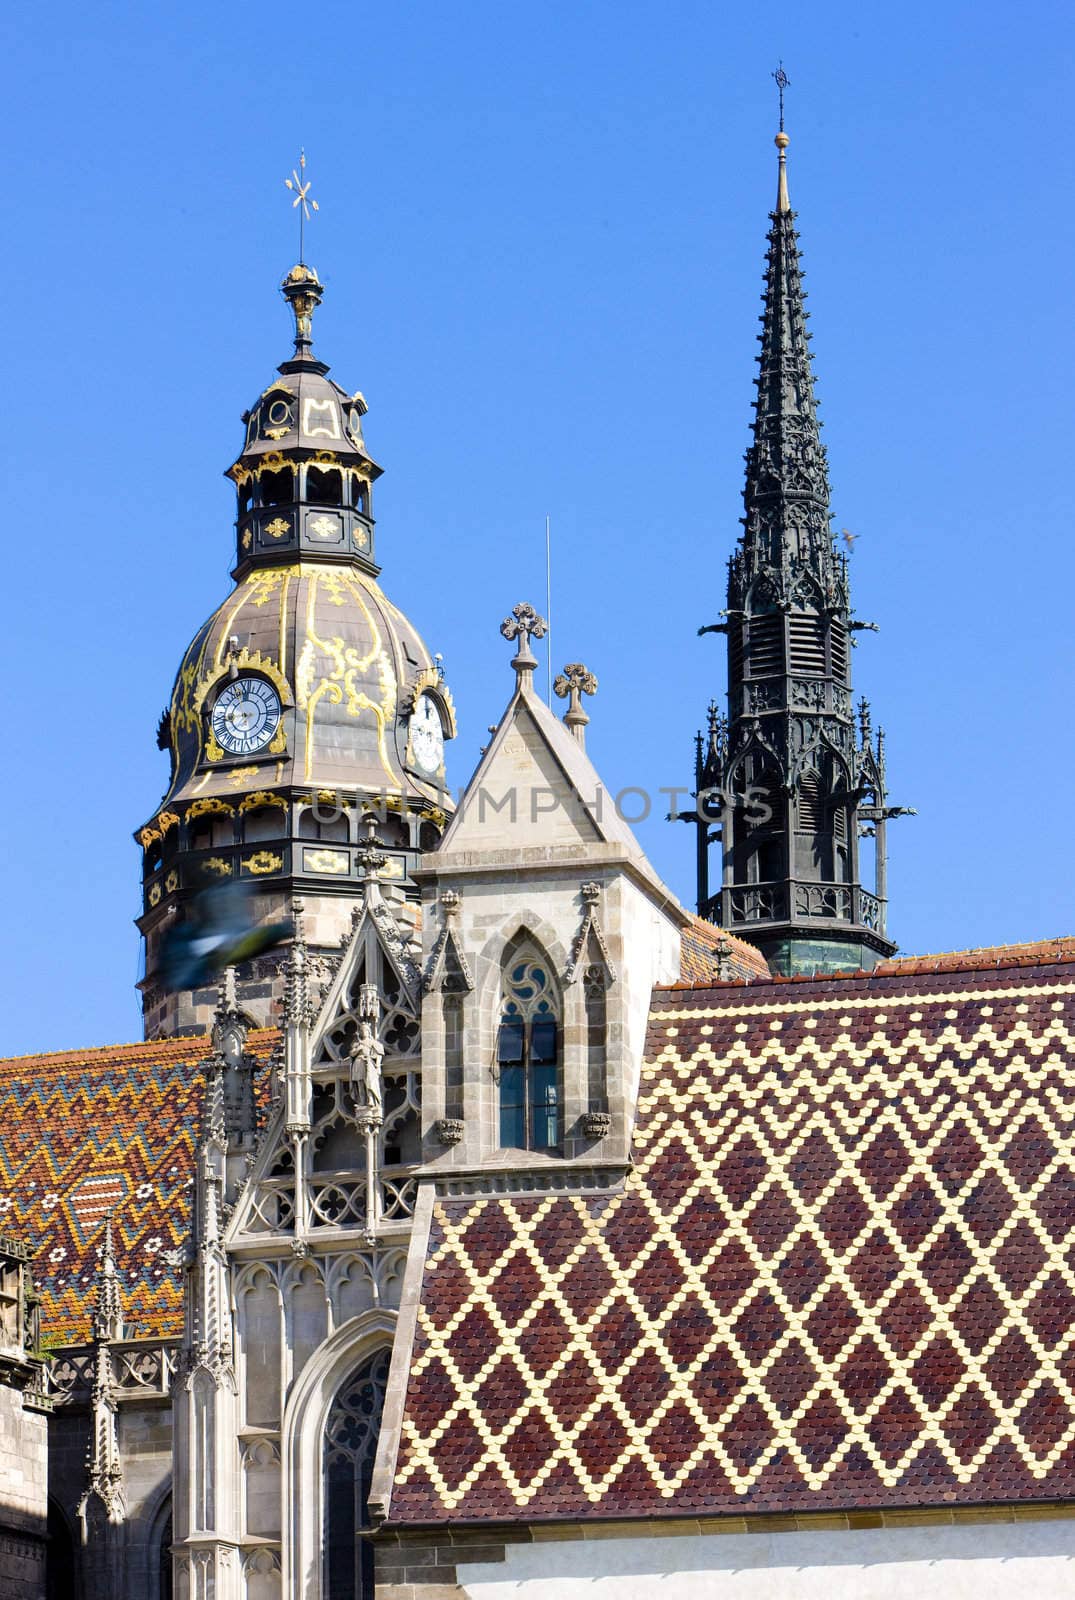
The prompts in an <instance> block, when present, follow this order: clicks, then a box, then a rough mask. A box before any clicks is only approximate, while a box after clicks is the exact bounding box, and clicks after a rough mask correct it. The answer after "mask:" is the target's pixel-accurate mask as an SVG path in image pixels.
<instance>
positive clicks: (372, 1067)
mask: <svg viewBox="0 0 1075 1600" xmlns="http://www.w3.org/2000/svg"><path fill="white" fill-rule="evenodd" d="M383 1057H384V1045H383V1044H382V1043H381V1041H380V1039H378V1037H377V1035H376V1033H375V1032H374V1025H373V1023H372V1022H371V1021H370V1020H369V1018H368V1017H362V1018H361V1019H360V1020H359V1024H358V1037H357V1039H356V1040H355V1043H354V1047H353V1049H352V1051H351V1088H352V1090H353V1092H354V1096H355V1109H356V1111H357V1113H358V1120H359V1121H360V1122H363V1123H368V1124H370V1125H373V1126H379V1125H380V1123H381V1122H382V1121H383V1120H384V1093H383V1089H382V1085H381V1061H382V1059H383Z"/></svg>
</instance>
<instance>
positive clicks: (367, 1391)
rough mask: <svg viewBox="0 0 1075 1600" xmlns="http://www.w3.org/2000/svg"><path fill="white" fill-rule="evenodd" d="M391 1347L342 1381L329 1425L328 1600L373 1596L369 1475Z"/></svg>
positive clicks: (326, 1466)
mask: <svg viewBox="0 0 1075 1600" xmlns="http://www.w3.org/2000/svg"><path fill="white" fill-rule="evenodd" d="M388 1363H389V1351H387V1350H379V1351H378V1352H377V1354H376V1355H374V1356H372V1357H371V1358H370V1360H368V1361H366V1362H364V1363H363V1364H362V1366H360V1367H359V1368H358V1370H357V1371H356V1372H355V1373H353V1374H352V1376H351V1377H350V1378H349V1379H348V1381H347V1382H346V1383H345V1384H344V1385H343V1387H342V1388H341V1390H340V1392H339V1393H338V1395H337V1396H336V1399H335V1400H334V1401H333V1403H332V1409H331V1410H330V1412H329V1414H328V1421H327V1422H326V1424H325V1444H324V1457H323V1471H324V1488H325V1494H324V1505H325V1529H324V1540H323V1549H324V1562H325V1566H324V1595H325V1600H371V1597H372V1595H373V1548H372V1546H371V1545H370V1543H369V1540H368V1539H363V1538H362V1537H361V1531H362V1530H363V1529H366V1528H368V1527H369V1511H368V1508H367V1502H368V1500H369V1492H370V1480H371V1478H372V1475H373V1458H374V1454H375V1452H376V1449H377V1434H378V1430H379V1429H380V1425H381V1410H382V1408H383V1406H384V1392H385V1385H386V1384H387V1382H388Z"/></svg>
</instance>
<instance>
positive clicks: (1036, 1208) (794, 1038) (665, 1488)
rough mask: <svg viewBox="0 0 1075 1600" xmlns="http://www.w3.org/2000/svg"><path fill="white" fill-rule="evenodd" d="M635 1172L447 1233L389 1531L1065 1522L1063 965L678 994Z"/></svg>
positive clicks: (449, 1220) (1067, 1071)
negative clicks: (610, 1521)
mask: <svg viewBox="0 0 1075 1600" xmlns="http://www.w3.org/2000/svg"><path fill="white" fill-rule="evenodd" d="M635 1160H636V1166H635V1169H634V1171H633V1173H632V1175H631V1177H630V1178H629V1180H628V1183H627V1186H626V1189H625V1191H624V1192H623V1193H620V1194H615V1195H611V1196H610V1195H601V1196H599V1197H596V1196H593V1197H591V1196H587V1197H582V1196H566V1195H550V1196H548V1197H546V1198H536V1197H533V1196H527V1195H519V1196H512V1195H499V1196H496V1197H489V1198H482V1199H474V1198H469V1199H465V1200H464V1199H462V1198H460V1199H451V1200H445V1201H442V1202H439V1203H438V1204H437V1206H436V1209H435V1213H434V1220H433V1225H432V1231H431V1236H430V1242H429V1248H428V1257H427V1262H426V1269H425V1276H424V1281H423V1284H422V1291H421V1302H420V1306H419V1312H418V1318H417V1324H416V1331H415V1344H414V1349H413V1355H412V1360H411V1369H410V1380H409V1386H408V1391H407V1398H406V1404H405V1410H404V1416H403V1420H402V1427H401V1437H400V1447H399V1455H398V1461H397V1466H396V1470H395V1479H394V1489H393V1494H392V1498H391V1506H390V1511H389V1517H390V1521H391V1522H393V1523H397V1524H419V1525H421V1524H436V1523H440V1522H444V1521H449V1520H456V1521H467V1520H470V1519H483V1520H486V1521H489V1520H498V1519H499V1520H505V1521H523V1520H525V1521H539V1520H541V1519H543V1518H553V1517H556V1518H570V1519H596V1518H623V1517H638V1516H644V1517H653V1516H661V1515H664V1516H682V1515H697V1514H701V1513H706V1514H710V1515H713V1514H719V1513H723V1512H727V1513H733V1514H736V1513H737V1514H742V1513H743V1512H786V1513H789V1514H791V1513H795V1514H797V1513H800V1512H806V1511H825V1510H832V1511H837V1510H846V1509H848V1508H851V1507H860V1508H869V1507H888V1508H896V1507H901V1506H902V1507H913V1506H922V1505H936V1506H942V1507H950V1506H956V1505H959V1504H968V1505H973V1504H981V1503H986V1502H993V1503H995V1502H1011V1501H1019V1500H1039V1501H1040V1500H1043V1499H1055V1498H1064V1497H1067V1498H1070V1497H1071V1496H1073V1495H1075V963H1070V962H1069V963H1066V964H1064V965H1056V964H1048V965H1040V966H1038V967H1034V968H1028V967H1019V968H1015V969H1004V970H1000V971H997V970H990V971H978V972H968V973H961V974H959V975H957V976H953V975H952V974H950V973H945V972H935V973H932V974H929V975H920V974H916V975H914V976H907V975H906V974H901V973H897V974H892V975H887V976H880V977H872V978H867V977H865V976H859V977H858V978H856V979H848V980H840V981H839V982H838V983H835V984H834V983H833V982H832V980H817V981H814V982H812V983H809V984H801V985H800V984H787V985H784V986H775V985H769V984H758V985H752V986H749V987H738V988H730V987H729V988H726V987H717V988H714V989H711V990H694V991H688V990H682V989H679V990H676V989H672V990H665V991H663V992H659V993H658V994H657V995H656V997H655V1001H654V1006H653V1011H652V1016H651V1027H650V1037H649V1044H648V1050H647V1061H646V1064H645V1066H644V1069H643V1075H642V1083H641V1091H640V1103H639V1116H638V1125H637V1133H636V1140H635Z"/></svg>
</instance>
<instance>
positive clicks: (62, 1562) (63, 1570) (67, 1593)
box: [45, 1500, 78, 1600]
mask: <svg viewBox="0 0 1075 1600" xmlns="http://www.w3.org/2000/svg"><path fill="white" fill-rule="evenodd" d="M46 1537H47V1540H48V1543H47V1545H46V1547H45V1596H46V1600H75V1597H76V1595H77V1594H78V1582H77V1577H76V1571H75V1541H74V1538H73V1536H72V1533H71V1528H70V1525H69V1523H68V1521H67V1518H66V1517H65V1516H64V1514H63V1512H62V1511H61V1510H60V1508H59V1506H58V1505H57V1504H56V1502H55V1500H50V1501H49V1505H48V1523H47V1525H46Z"/></svg>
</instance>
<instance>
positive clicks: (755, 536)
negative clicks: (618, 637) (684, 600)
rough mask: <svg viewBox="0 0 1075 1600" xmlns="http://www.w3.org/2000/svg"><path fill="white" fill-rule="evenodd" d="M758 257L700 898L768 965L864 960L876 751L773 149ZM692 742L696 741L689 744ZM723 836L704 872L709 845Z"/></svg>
mask: <svg viewBox="0 0 1075 1600" xmlns="http://www.w3.org/2000/svg"><path fill="white" fill-rule="evenodd" d="M788 143H789V140H788V137H787V135H786V134H785V133H784V131H783V126H781V131H780V132H779V133H778V134H777V136H776V146H777V151H778V154H779V175H778V185H777V201H776V209H775V210H774V211H773V212H772V214H771V227H770V230H769V249H768V255H767V258H766V270H765V294H764V296H763V300H764V306H765V310H764V314H763V316H762V318H761V322H762V332H761V335H760V342H761V353H760V355H759V357H758V362H759V371H758V381H757V399H756V400H755V402H754V409H755V417H754V427H753V439H752V442H751V445H750V449H749V450H748V451H747V455H746V487H745V490H744V495H743V501H744V511H745V515H744V517H743V533H742V537H741V538H740V541H739V544H738V547H737V549H736V551H735V553H734V555H733V556H732V558H731V562H730V564H729V571H728V606H727V610H726V612H725V613H724V615H725V617H726V618H727V620H726V621H725V622H721V623H718V624H716V625H715V626H713V627H711V628H708V629H702V630H700V631H702V632H719V633H726V634H727V636H728V723H727V733H726V735H725V734H724V733H723V731H722V733H721V736H720V737H719V738H717V737H714V734H713V717H712V714H711V717H710V724H711V727H710V737H709V740H708V743H707V744H706V745H705V746H704V751H705V753H704V756H703V757H702V759H701V760H700V762H698V764H697V770H698V782H699V792H700V795H702V797H703V798H702V801H701V802H700V804H699V812H700V813H703V812H704V813H708V814H707V815H704V816H702V817H701V820H700V821H699V823H698V826H699V830H700V837H699V849H698V910H699V912H700V914H701V915H703V916H707V917H710V918H711V919H712V920H713V921H715V922H718V923H720V924H721V925H722V926H724V927H727V928H731V929H734V931H735V932H736V933H737V934H740V935H742V936H743V937H745V938H748V939H750V940H752V941H753V942H754V943H755V944H757V945H759V947H760V948H761V949H762V950H763V952H764V953H765V955H766V957H767V958H768V960H769V962H770V965H771V966H772V968H773V970H774V971H778V972H803V971H836V970H842V969H846V968H854V967H859V966H865V967H871V966H873V965H875V963H876V962H877V960H878V959H879V957H881V956H884V955H887V954H890V953H891V952H892V951H893V950H894V948H895V946H894V945H892V944H891V943H890V942H889V941H888V939H887V938H886V936H885V901H884V895H885V869H884V827H885V822H886V821H887V819H888V818H889V817H891V816H893V815H896V814H898V812H897V811H896V810H894V809H892V808H889V807H887V806H886V803H885V794H884V763H883V756H882V754H881V750H880V749H879V748H878V747H875V746H874V744H873V743H872V738H871V734H870V729H869V722H868V718H866V719H863V721H862V723H861V727H860V730H859V731H858V735H857V736H856V728H855V719H854V714H853V709H852V703H851V671H850V651H849V645H850V642H851V634H852V632H853V631H854V630H855V629H856V628H861V627H863V626H865V624H861V623H856V622H854V621H852V616H851V606H850V598H849V594H848V583H847V556H846V555H844V554H839V555H838V554H837V551H836V548H835V545H834V543H833V538H832V532H831V529H830V521H831V511H830V509H829V482H828V472H827V468H826V460H825V450H824V447H823V446H822V443H821V436H820V432H819V428H820V425H819V423H818V420H817V407H816V403H815V400H814V380H813V372H812V369H811V362H810V350H809V342H810V336H809V334H808V333H807V331H806V322H807V316H808V313H807V312H806V311H805V309H804V306H803V301H804V300H805V298H806V297H805V292H804V290H803V287H802V276H803V274H802V268H801V264H800V260H799V244H798V238H797V236H796V232H795V225H794V224H795V218H794V213H793V212H792V210H791V206H790V203H789V200H788V186H787V147H788ZM702 748H703V747H702V746H701V745H699V752H701V750H702ZM867 835H870V836H873V837H875V848H876V866H877V870H876V883H875V887H874V890H873V891H872V892H871V891H869V890H867V889H865V888H863V887H862V884H861V881H860V860H859V856H860V851H859V839H860V836H863V837H864V836H867ZM717 842H719V843H720V844H721V846H722V856H723V862H722V867H723V870H722V876H721V886H720V888H719V889H718V890H717V892H716V893H711V892H710V888H709V856H710V850H709V846H710V845H711V844H713V843H717Z"/></svg>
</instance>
